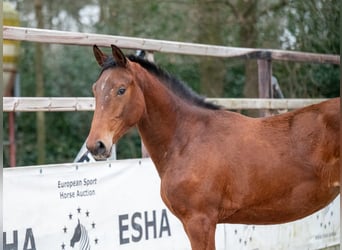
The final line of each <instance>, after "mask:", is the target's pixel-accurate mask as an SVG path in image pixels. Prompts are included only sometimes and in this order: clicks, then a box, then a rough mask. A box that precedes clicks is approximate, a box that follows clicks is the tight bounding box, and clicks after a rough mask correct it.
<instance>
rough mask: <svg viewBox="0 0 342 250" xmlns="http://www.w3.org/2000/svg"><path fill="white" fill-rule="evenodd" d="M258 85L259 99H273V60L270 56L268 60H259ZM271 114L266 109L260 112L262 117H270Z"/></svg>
mask: <svg viewBox="0 0 342 250" xmlns="http://www.w3.org/2000/svg"><path fill="white" fill-rule="evenodd" d="M258 85H259V98H272V97H273V88H272V60H271V57H270V55H269V56H268V55H266V58H263V59H258ZM269 115H270V112H269V111H268V110H266V109H264V110H260V116H269Z"/></svg>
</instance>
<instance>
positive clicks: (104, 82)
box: [101, 75, 109, 91]
mask: <svg viewBox="0 0 342 250" xmlns="http://www.w3.org/2000/svg"><path fill="white" fill-rule="evenodd" d="M108 78H109V75H108V76H106V78H105V79H104V81H103V82H102V84H101V90H102V91H103V90H104V88H105V85H106V84H107V81H108Z"/></svg>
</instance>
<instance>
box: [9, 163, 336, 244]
mask: <svg viewBox="0 0 342 250" xmlns="http://www.w3.org/2000/svg"><path fill="white" fill-rule="evenodd" d="M3 175H4V176H3V181H4V182H3V185H4V187H3V189H4V194H3V195H4V197H3V201H4V204H3V206H4V221H3V228H4V233H3V249H4V250H17V249H20V250H21V249H24V250H28V249H30V250H67V249H68V250H69V249H82V250H85V249H92V250H96V249H101V250H116V249H141V250H153V249H156V250H157V249H158V250H160V249H163V250H167V249H170V250H171V249H180V250H182V249H190V244H189V241H188V239H187V237H186V235H185V233H184V230H183V227H182V224H181V223H180V222H179V220H178V219H177V218H176V217H174V216H173V215H172V214H171V212H170V211H169V210H168V209H167V208H166V207H165V205H164V204H163V202H162V200H161V198H160V193H159V185H160V179H159V176H158V174H157V171H156V170H155V168H154V165H153V163H152V161H151V160H150V159H134V160H124V161H106V162H99V163H73V164H59V165H50V166H37V167H26V168H15V169H4V173H3ZM339 208H340V206H339V198H337V199H336V200H335V201H334V202H333V203H331V204H330V205H329V206H327V207H326V208H324V209H323V210H321V211H319V212H318V213H316V214H314V215H312V216H309V217H307V218H305V219H303V220H300V221H297V222H294V223H287V224H283V225H275V226H245V225H228V224H225V225H219V226H218V227H217V232H216V241H217V243H216V247H217V249H222V250H223V249H234V250H235V249H243V250H247V249H248V250H252V249H265V250H269V249H276V250H279V249H284V250H285V249H286V250H288V249H319V248H322V247H326V246H332V245H336V244H339V241H340V238H339V237H340V223H339V222H340V209H339Z"/></svg>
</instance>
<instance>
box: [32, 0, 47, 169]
mask: <svg viewBox="0 0 342 250" xmlns="http://www.w3.org/2000/svg"><path fill="white" fill-rule="evenodd" d="M34 5H35V13H36V20H37V28H44V20H43V14H42V0H35V2H34ZM35 46H36V51H35V75H36V96H37V97H39V96H44V80H43V48H42V44H41V43H36V45H35ZM36 122H37V164H38V165H40V164H44V163H45V141H46V139H45V137H46V134H45V115H44V112H37V118H36Z"/></svg>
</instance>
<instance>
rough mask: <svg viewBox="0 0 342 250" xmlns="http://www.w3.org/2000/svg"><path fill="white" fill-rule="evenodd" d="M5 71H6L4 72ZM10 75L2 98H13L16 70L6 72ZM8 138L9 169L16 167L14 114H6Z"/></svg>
mask: <svg viewBox="0 0 342 250" xmlns="http://www.w3.org/2000/svg"><path fill="white" fill-rule="evenodd" d="M4 71H7V70H4ZM8 72H9V74H10V78H9V82H8V83H7V86H6V90H5V93H4V96H14V82H15V77H16V72H17V71H16V70H8ZM8 138H9V154H10V155H9V163H10V167H15V166H16V145H15V113H14V112H9V113H8Z"/></svg>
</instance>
